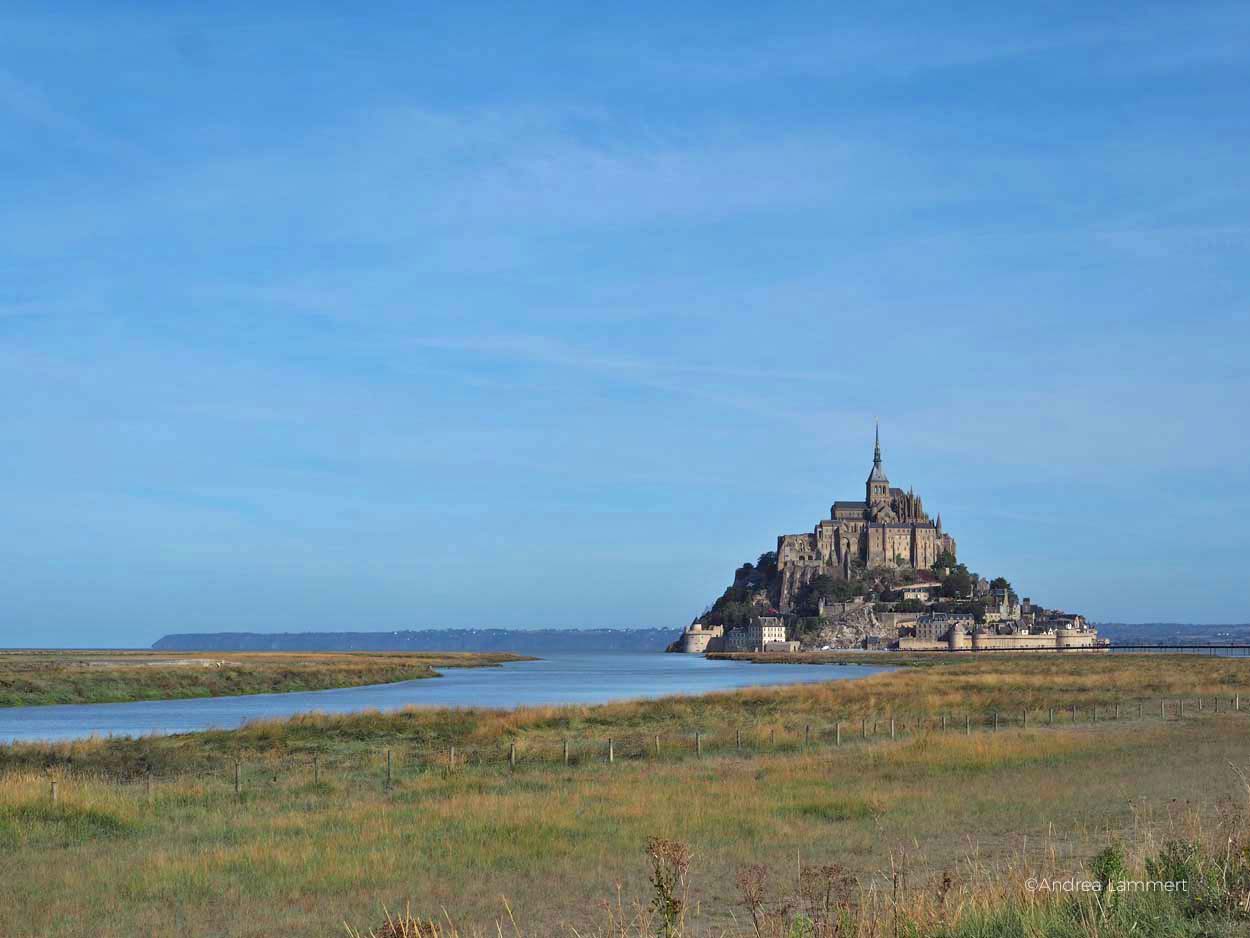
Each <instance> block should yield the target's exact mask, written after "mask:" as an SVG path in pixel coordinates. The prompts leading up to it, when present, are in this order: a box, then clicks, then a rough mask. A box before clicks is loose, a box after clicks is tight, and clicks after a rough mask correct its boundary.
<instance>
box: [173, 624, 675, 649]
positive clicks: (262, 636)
mask: <svg viewBox="0 0 1250 938" xmlns="http://www.w3.org/2000/svg"><path fill="white" fill-rule="evenodd" d="M672 638H673V630H672V629H671V628H669V629H421V630H417V631H411V630H401V631H396V632H275V633H264V632H202V633H185V634H174V635H166V636H165V637H164V638H161V639H159V640H158V641H156V642H155V643H153V645H152V648H153V649H155V650H157V651H479V652H480V651H510V652H515V653H516V654H522V655H525V654H529V655H541V654H552V653H555V652H563V653H566V654H568V653H576V652H649V651H663V650H664V646H666V645H667V644H668V643H669V642H671V641H672Z"/></svg>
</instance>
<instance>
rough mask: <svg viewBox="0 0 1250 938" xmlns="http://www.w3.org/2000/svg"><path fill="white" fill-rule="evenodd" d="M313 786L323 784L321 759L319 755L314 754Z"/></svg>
mask: <svg viewBox="0 0 1250 938" xmlns="http://www.w3.org/2000/svg"><path fill="white" fill-rule="evenodd" d="M313 784H314V785H320V784H321V757H320V756H319V755H318V754H317V753H315V752H314V753H313Z"/></svg>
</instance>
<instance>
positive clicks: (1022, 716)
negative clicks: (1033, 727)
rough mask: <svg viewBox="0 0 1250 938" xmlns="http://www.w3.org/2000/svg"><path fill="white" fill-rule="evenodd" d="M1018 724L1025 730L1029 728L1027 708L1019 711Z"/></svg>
mask: <svg viewBox="0 0 1250 938" xmlns="http://www.w3.org/2000/svg"><path fill="white" fill-rule="evenodd" d="M1020 725H1021V726H1023V727H1024V728H1025V729H1026V730H1027V729H1028V728H1029V711H1028V710H1021V711H1020Z"/></svg>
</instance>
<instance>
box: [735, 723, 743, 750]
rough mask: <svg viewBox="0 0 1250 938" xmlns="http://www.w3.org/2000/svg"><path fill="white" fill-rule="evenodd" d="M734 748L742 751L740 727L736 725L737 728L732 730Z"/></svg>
mask: <svg viewBox="0 0 1250 938" xmlns="http://www.w3.org/2000/svg"><path fill="white" fill-rule="evenodd" d="M734 748H735V749H737V750H738V751H739V752H741V751H742V728H741V727H738V729H736V730H734Z"/></svg>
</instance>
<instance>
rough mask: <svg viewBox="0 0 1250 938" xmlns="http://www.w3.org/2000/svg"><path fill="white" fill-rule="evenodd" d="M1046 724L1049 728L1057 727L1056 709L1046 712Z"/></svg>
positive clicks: (1052, 708)
mask: <svg viewBox="0 0 1250 938" xmlns="http://www.w3.org/2000/svg"><path fill="white" fill-rule="evenodd" d="M1046 723H1047V725H1049V726H1054V725H1055V708H1054V707H1051V708H1050V709H1049V710H1047V711H1046Z"/></svg>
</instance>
